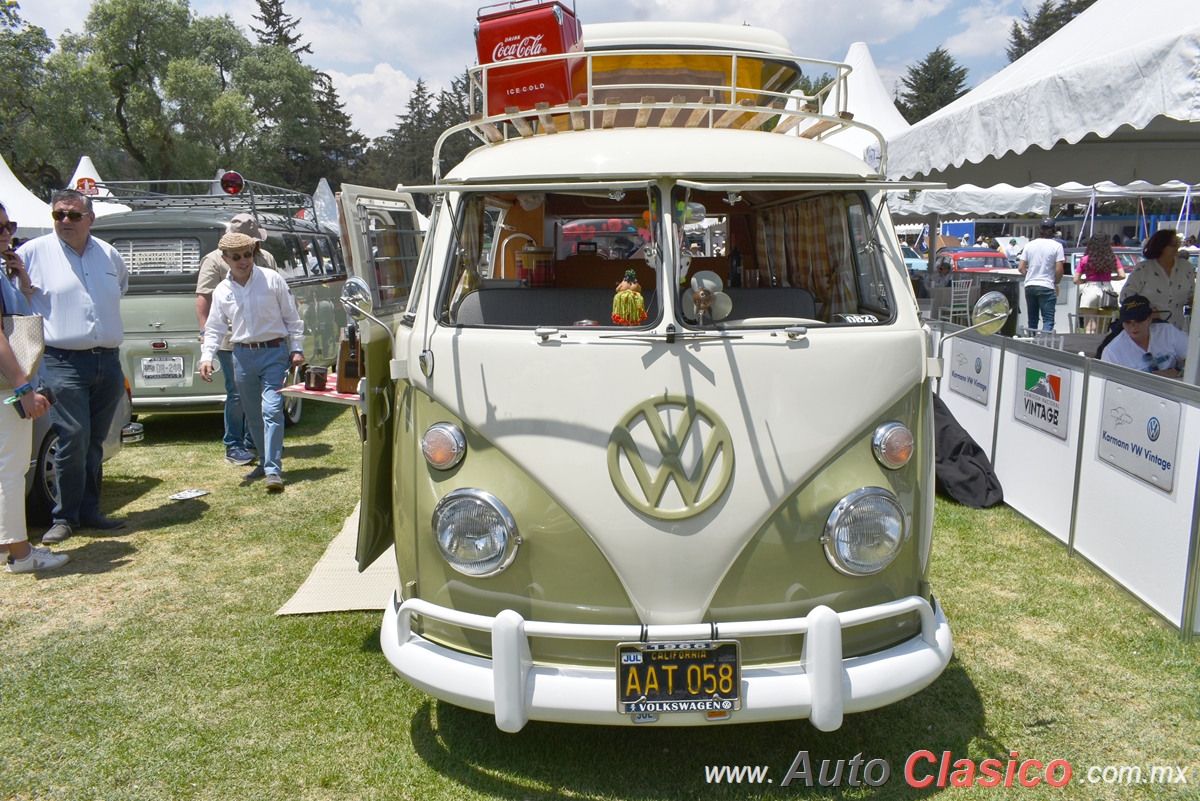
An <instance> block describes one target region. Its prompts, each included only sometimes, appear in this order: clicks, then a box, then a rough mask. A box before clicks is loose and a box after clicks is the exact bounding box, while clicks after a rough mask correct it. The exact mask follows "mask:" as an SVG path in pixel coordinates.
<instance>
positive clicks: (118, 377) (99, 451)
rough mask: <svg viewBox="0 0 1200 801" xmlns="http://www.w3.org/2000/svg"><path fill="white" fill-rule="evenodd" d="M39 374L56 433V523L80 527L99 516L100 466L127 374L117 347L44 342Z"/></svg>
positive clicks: (54, 513)
mask: <svg viewBox="0 0 1200 801" xmlns="http://www.w3.org/2000/svg"><path fill="white" fill-rule="evenodd" d="M42 376H43V379H44V381H45V383H46V385H47V386H48V387H50V389H52V390H53V391H54V395H55V398H56V401H57V402H56V403H55V404H54V405H53V406H51V407H50V423H51V425H53V426H54V433H56V434H57V435H58V450H57V451H56V453H55V456H54V466H55V468H56V469H57V470H58V503H57V504H55V505H54V511H53V513H52V515H53V518H54V522H55V523H69V524H71V525H72V526H78V525H79V524H80V523H86V522H87V521H89V520H94V519H95V518H97V517H99V516H100V466H101V464H102V463H103V462H104V440H105V438H107V436H108V430H109V428H110V427H111V426H112V421H113V417H114V416H115V415H116V413H117V406H118V405H119V404H120V402H121V393H123V392H124V391H125V374H124V373H123V372H122V371H121V359H120V357H119V356H118V354H117V349H116V348H113V349H112V352H111V353H93V352H92V351H70V350H60V349H58V348H52V347H49V346H47V348H46V355H45V357H44V358H43V360H42Z"/></svg>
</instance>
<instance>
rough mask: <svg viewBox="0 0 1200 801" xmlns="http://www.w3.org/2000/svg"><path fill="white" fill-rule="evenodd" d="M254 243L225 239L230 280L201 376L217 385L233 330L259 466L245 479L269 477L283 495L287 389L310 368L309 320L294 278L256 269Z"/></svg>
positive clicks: (220, 296)
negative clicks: (217, 363)
mask: <svg viewBox="0 0 1200 801" xmlns="http://www.w3.org/2000/svg"><path fill="white" fill-rule="evenodd" d="M254 246H255V240H254V239H253V238H251V237H249V236H247V235H246V234H225V236H223V237H221V241H220V242H219V243H218V247H219V248H220V249H221V258H222V259H224V260H225V263H226V264H227V265H228V266H229V275H228V277H226V278H225V280H224V281H222V282H221V283H220V284H218V285H217V288H216V289H215V290H213V297H212V308H211V309H210V310H209V312H208V320H207V321H205V324H204V344H203V345H202V346H201V355H200V377H201V378H203V379H204V380H205V381H212V374H213V357H214V356H216V354H217V350H218V348H219V346H220V344H221V339H222V337H224V336H225V334H226V333H230V332H231V333H232V337H233V377H234V380H235V381H236V382H237V385H238V392H239V394H241V396H242V410H243V411H244V412H245V413H246V423H247V427H248V428H249V429H250V436H251V437H252V438H253V439H254V444H255V445H256V446H257V447H258V458H259V464H258V467H256V468H254V469H253V470H252V471H250V472H249V473H247V474H246V478H247V479H249V480H254V479H256V478H263V477H264V476H265V477H266V488H267V492H282V491H283V466H282V458H283V396H282V395H280V394H279V391H280V390H281V389H283V384H284V380H285V379H286V378H287V372H288V368H289V367H299V366H300V365H302V364H304V322H303V321H302V320H301V319H300V315H299V314H298V313H297V312H296V301H295V299H294V298H293V297H292V292H291V290H290V289H288V285H287V281H285V280H284V278H283V276H282V275H280V274H279V273H278V272H276V271H274V270H264V269H263V268H262V267H256V266H255V265H254Z"/></svg>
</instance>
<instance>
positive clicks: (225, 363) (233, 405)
mask: <svg viewBox="0 0 1200 801" xmlns="http://www.w3.org/2000/svg"><path fill="white" fill-rule="evenodd" d="M217 361H218V362H220V364H221V375H222V376H224V378H225V436H224V438H223V439H222V440H221V441H222V442H224V443H225V453H229V452H230V451H231V450H233V449H235V448H245V449H247V450H249V449H251V448H253V447H254V440H253V439H251V438H250V432H249V431H247V430H246V413H245V412H243V411H242V396H241V394H240V393H239V392H238V386H237V381H236V380H234V377H233V351H231V350H219V351H217Z"/></svg>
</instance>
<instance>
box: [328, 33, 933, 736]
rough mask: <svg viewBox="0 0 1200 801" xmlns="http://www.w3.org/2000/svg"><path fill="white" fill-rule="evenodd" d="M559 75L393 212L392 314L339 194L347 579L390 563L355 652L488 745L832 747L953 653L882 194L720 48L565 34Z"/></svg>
mask: <svg viewBox="0 0 1200 801" xmlns="http://www.w3.org/2000/svg"><path fill="white" fill-rule="evenodd" d="M665 41H669V42H671V43H672V45H671V47H670V48H664V47H663V46H662V44H661V42H665ZM584 46H585V48H586V49H585V51H584V53H583V54H582V55H580V54H568V56H564V57H562V58H579V59H582V60H584V61H585V62H587V63H586V64H585V68H584V69H581V70H579V73H581V74H584V75H586V76H587V85H586V87H585V88H584V89H583V91H582V93H581V96H580V97H577V98H576V100H575V101H573V102H572V103H571V104H569V105H563V106H556V107H539V108H536V109H510V110H508V111H505V110H497V109H494V108H488V107H481V108H480V109H479V111H478V113H477V114H476V115H475V116H474V117H473V118H472V121H471V122H470V123H469V124H467V125H465V126H462V127H460V128H459V129H451V131H449V132H447V135H451V134H452V133H454V132H456V131H457V130H463V129H466V130H471V131H472V132H474V133H475V134H476V135H477V136H478V137H479V138H480V139H481V141H482V142H483V143H484V144H483V145H482V146H481V147H479V148H478V149H476V150H474V151H473V152H471V153H470V155H468V156H467V157H466V159H465V160H464V161H463V162H462V163H461V164H460V165H458V166H457V167H455V168H454V169H453V170H452V171H451V172H449V174H447V175H446V176H445V177H444V178H440V179H439V180H437V182H436V183H434V184H432V185H430V186H428V187H419V188H413V187H408V188H407V191H410V192H417V191H423V192H428V193H430V194H431V197H432V200H433V214H432V222H431V223H430V230H429V232H428V235H427V238H426V241H425V246H424V248H423V250H422V251H421V256H420V259H419V261H418V262H417V263H416V264H414V269H413V271H412V272H411V273H406V274H405V276H404V281H403V283H404V287H405V288H406V289H405V290H404V291H403V292H399V293H396V292H392V293H390V294H389V293H388V292H387V291H386V290H385V288H384V287H383V286H380V285H379V280H380V279H379V278H378V277H379V276H386V275H388V273H387V270H386V265H387V263H382V264H381V263H379V262H377V261H376V259H377V258H379V257H385V258H386V257H387V256H386V254H387V253H388V252H390V251H392V250H395V249H396V247H397V245H396V240H397V237H398V236H400V234H399V233H398V231H399V229H400V228H401V227H402V226H403V224H404V223H403V221H402V219H401V216H402V213H403V210H404V204H403V200H402V199H401V198H399V197H398V196H395V195H394V194H392V193H388V192H384V191H381V190H371V189H367V188H363V187H352V186H344V187H343V192H342V195H341V198H340V203H341V210H342V213H343V214H344V216H345V218H346V220H347V226H346V228H347V231H348V232H349V241H350V249H351V252H352V260H353V263H354V264H353V271H354V272H355V273H356V276H355V277H352V278H350V279H349V281H348V282H347V286H346V292H345V295H344V296H343V301H344V303H345V305H346V307H347V309H348V310H349V311H350V313H351V314H352V315H354V316H355V317H357V318H359V319H360V320H362V321H363V323H362V328H363V332H364V333H363V339H364V340H365V342H366V345H365V348H366V351H365V352H366V379H365V381H364V383H363V386H362V403H363V410H364V414H365V425H364V427H363V435H364V451H363V484H362V513H361V516H360V530H359V542H358V559H359V564H360V566H361V567H365V566H366V565H367V564H369V563H370V562H371V561H373V560H374V559H375V558H377V557H378V556H379V555H380V554H381V553H383V552H384V550H385V549H386V548H387V547H388V546H389V545H392V544H393V543H394V544H395V554H396V560H397V564H398V568H399V576H400V589H399V592H398V593H397V595H396V596H395V598H394V600H393V602H392V603H391V605H390V606H389V608H388V609H387V611H386V613H385V615H384V622H383V627H382V635H381V637H382V645H383V651H384V653H385V655H386V657H387V659H388V661H389V662H390V663H391V665H392V666H393V667H394V669H395V670H396V672H397V673H398V674H399V675H400V676H402V677H403V678H404V679H405V680H407V681H408V682H410V683H411V684H413V685H414V686H416V687H418V688H420V689H422V690H424V691H425V692H427V693H429V694H430V695H433V696H435V697H437V698H440V699H443V700H446V701H448V702H451V703H454V704H458V705H461V706H464V707H467V708H470V709H475V710H480V711H483V712H486V713H489V714H493V715H495V719H496V722H497V725H498V726H499V727H500V728H501V729H503V730H505V731H517V730H519V729H521V727H522V726H523V725H525V723H526V722H527V721H529V720H544V721H561V722H580V723H595V724H635V723H642V724H646V725H676V726H678V725H707V724H709V723H710V722H717V721H729V722H749V721H768V720H784V719H795V718H806V717H807V718H811V719H812V722H813V723H814V725H816V726H817V727H818V728H820V729H824V730H830V729H835V728H837V727H838V726H840V725H841V722H842V717H843V714H844V713H848V712H858V711H863V710H868V709H873V708H876V707H880V706H883V705H886V704H890V703H893V702H895V701H897V700H899V699H901V698H904V697H906V696H909V695H911V694H913V693H915V692H917V691H919V690H921V689H922V688H923V687H925V686H927V685H928V684H929V683H931V682H932V681H934V680H935V679H936V678H937V677H938V675H939V674H940V673H941V672H942V670H943V669H944V668H945V666H946V664H947V662H948V660H949V659H950V655H951V650H952V646H951V637H950V629H949V626H948V624H947V622H946V618H945V616H944V615H943V613H942V609H941V607H940V606H939V605H938V603H937V600H936V598H935V596H934V594H933V590H932V587H931V584H930V576H929V557H930V538H931V536H932V528H933V497H934V467H933V438H932V435H933V419H932V410H931V384H930V379H931V376H932V375H935V374H936V372H937V370H936V368H937V364H938V362H937V359H936V358H934V353H933V352H931V339H930V334H929V332H928V330H927V329H925V328H923V326H922V323H921V320H920V317H919V313H918V309H917V305H916V302H915V299H914V297H913V294H912V289H911V285H910V282H909V281H908V277H907V272H906V270H905V266H904V261H903V259H902V258H901V254H900V253H899V251H898V246H897V244H896V241H895V236H894V235H893V234H892V233H891V231H892V226H891V224H890V222H889V218H888V212H887V206H886V203H885V198H884V188H883V186H882V181H883V179H882V176H881V175H880V174H879V173H877V172H876V171H875V170H873V169H871V168H870V167H868V166H867V165H866V164H865V163H863V162H862V161H860V160H859V159H857V158H854V157H853V156H851V155H849V154H848V153H846V152H844V151H842V150H840V149H837V148H835V147H833V146H831V145H829V144H825V143H824V142H823V141H822V140H823V139H825V138H827V137H829V136H833V135H836V132H837V131H838V130H840V129H842V128H845V127H848V126H853V125H854V123H853V122H852V120H850V119H848V118H847V116H846V115H837V116H826V115H821V114H819V113H818V112H817V111H816V104H817V103H818V102H819V100H820V98H804V97H801V98H800V99H799V101H798V102H797V99H796V98H795V97H793V96H791V95H789V94H788V92H789V90H790V89H791V88H792V86H793V85H794V82H795V80H796V79H797V77H798V76H799V75H800V70H801V69H812V70H815V71H817V72H818V73H820V72H823V71H826V70H828V71H831V72H835V73H836V75H837V78H836V79H835V81H834V82H833V83H831V84H830V85H829V86H828V87H826V88H825V89H824V90H823V91H822V92H821V94H822V96H824V95H826V94H828V93H830V92H833V93H838V92H841V93H844V91H845V87H844V79H845V76H846V74H847V73H848V70H849V68H848V67H846V66H844V65H836V64H829V63H815V64H810V65H806V64H805V63H804V62H803V60H802V59H799V58H797V57H796V56H794V55H793V54H792V52H791V50H790V48H789V46H788V44H787V42H786V41H784V40H783V39H782V38H781V37H779V36H778V35H776V34H774V33H772V32H769V31H764V30H759V29H753V28H743V27H725V26H716V25H671V26H669V27H668V26H658V25H649V24H639V25H637V26H629V25H623V24H622V25H595V26H584ZM473 78H474V80H475V88H476V89H477V91H478V96H479V97H487V95H488V93H487V92H486V91H484V90H483V87H484V86H485V85H486V84H487V82H488V80H489V76H488V68H486V67H485V68H482V69H478V70H476V71H475V72H474V73H473ZM842 96H843V97H844V94H843V95H842ZM797 134H799V135H797ZM881 146H882V143H881ZM435 163H436V157H435ZM581 221H586V223H581ZM711 227H719V228H720V230H721V231H722V236H721V237H716V238H715V237H712V236H709V237H707V238H705V236H702V235H700V234H703V232H705V231H706V230H707V229H708V228H711ZM564 231H565V232H566V233H567V234H568V235H567V236H564ZM589 231H594V233H595V236H594V237H590V238H589V237H588V236H587V234H588V232H589ZM693 234H695V235H694V236H693ZM689 240H692V241H697V242H698V243H699V242H700V241H704V242H706V243H709V244H708V245H706V247H707V248H708V249H707V250H702V249H701V248H699V247H698V248H697V250H698V251H700V252H689V251H690V248H689V249H688V250H685V249H684V248H683V247H682V243H683V242H685V241H689ZM385 241H391V242H393V244H392V246H391V247H382V243H383V242H385ZM717 241H720V242H721V244H720V246H719V247H718V246H717V245H716V244H711V243H714V242H717ZM358 276H361V277H362V278H361V279H360V278H359V277H358ZM384 280H387V281H389V286H395V285H396V281H395V280H394V279H384ZM618 290H620V292H618ZM638 296H640V305H639V297H638Z"/></svg>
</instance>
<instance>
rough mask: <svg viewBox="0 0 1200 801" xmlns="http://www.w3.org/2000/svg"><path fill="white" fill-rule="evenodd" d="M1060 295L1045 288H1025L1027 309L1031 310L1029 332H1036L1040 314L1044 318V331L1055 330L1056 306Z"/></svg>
mask: <svg viewBox="0 0 1200 801" xmlns="http://www.w3.org/2000/svg"><path fill="white" fill-rule="evenodd" d="M1057 301H1058V293H1056V292H1055V291H1054V290H1053V289H1048V288H1047V287H1044V286H1027V287H1025V307H1026V308H1027V309H1029V330H1030V331H1036V330H1037V327H1038V314H1041V316H1042V330H1043V331H1053V330H1054V304H1055V303H1056V302H1057Z"/></svg>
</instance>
